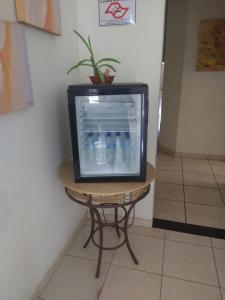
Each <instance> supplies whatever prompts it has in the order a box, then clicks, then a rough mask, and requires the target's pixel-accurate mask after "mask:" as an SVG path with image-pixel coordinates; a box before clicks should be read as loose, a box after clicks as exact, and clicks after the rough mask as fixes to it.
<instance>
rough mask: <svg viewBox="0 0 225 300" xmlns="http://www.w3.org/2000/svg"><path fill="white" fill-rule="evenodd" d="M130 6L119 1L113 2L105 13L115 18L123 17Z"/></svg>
mask: <svg viewBox="0 0 225 300" xmlns="http://www.w3.org/2000/svg"><path fill="white" fill-rule="evenodd" d="M128 10H129V7H123V6H122V5H121V4H120V3H119V2H112V3H111V4H110V5H109V6H108V7H107V9H106V11H105V14H111V15H112V16H113V18H114V19H123V17H124V16H125V15H126V13H127V12H128Z"/></svg>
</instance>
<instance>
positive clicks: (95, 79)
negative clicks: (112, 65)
mask: <svg viewBox="0 0 225 300" xmlns="http://www.w3.org/2000/svg"><path fill="white" fill-rule="evenodd" d="M114 77H115V76H107V77H106V76H105V84H112V82H113V79H114ZM89 78H90V79H91V82H92V83H93V84H102V82H101V79H100V78H99V76H89Z"/></svg>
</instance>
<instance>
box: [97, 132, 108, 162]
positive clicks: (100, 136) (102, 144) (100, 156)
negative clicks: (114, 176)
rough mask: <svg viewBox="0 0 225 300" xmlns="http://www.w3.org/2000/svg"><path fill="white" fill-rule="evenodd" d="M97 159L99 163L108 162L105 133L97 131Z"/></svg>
mask: <svg viewBox="0 0 225 300" xmlns="http://www.w3.org/2000/svg"><path fill="white" fill-rule="evenodd" d="M95 161H96V163H97V164H99V165H101V164H106V163H107V158H106V141H105V135H104V133H97V140H96V142H95Z"/></svg>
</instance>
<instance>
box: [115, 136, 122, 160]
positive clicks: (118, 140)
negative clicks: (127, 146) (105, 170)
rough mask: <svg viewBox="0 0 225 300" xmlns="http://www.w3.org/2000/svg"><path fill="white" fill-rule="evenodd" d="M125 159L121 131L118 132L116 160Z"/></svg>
mask: <svg viewBox="0 0 225 300" xmlns="http://www.w3.org/2000/svg"><path fill="white" fill-rule="evenodd" d="M122 161H123V151H122V143H121V136H120V132H116V149H115V162H117V163H118V162H122Z"/></svg>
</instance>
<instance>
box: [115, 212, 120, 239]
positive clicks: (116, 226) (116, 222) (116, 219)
mask: <svg viewBox="0 0 225 300" xmlns="http://www.w3.org/2000/svg"><path fill="white" fill-rule="evenodd" d="M115 228H116V233H117V236H118V237H120V230H119V226H118V207H115Z"/></svg>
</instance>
